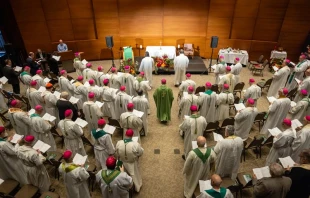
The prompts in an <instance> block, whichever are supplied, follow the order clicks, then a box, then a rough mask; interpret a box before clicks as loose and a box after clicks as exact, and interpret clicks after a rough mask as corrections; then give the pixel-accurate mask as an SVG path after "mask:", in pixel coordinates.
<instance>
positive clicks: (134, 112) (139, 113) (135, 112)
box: [132, 109, 144, 118]
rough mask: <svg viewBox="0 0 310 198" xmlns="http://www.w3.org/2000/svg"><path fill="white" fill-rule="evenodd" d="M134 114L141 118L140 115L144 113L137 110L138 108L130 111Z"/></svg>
mask: <svg viewBox="0 0 310 198" xmlns="http://www.w3.org/2000/svg"><path fill="white" fill-rule="evenodd" d="M132 113H133V114H134V115H135V116H137V117H138V118H142V116H143V114H144V112H142V111H138V110H135V109H134V110H133V112H132Z"/></svg>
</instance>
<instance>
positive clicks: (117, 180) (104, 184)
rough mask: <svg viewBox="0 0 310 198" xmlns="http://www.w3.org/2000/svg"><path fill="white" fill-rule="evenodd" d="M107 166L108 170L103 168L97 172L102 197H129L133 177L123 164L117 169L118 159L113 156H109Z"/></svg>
mask: <svg viewBox="0 0 310 198" xmlns="http://www.w3.org/2000/svg"><path fill="white" fill-rule="evenodd" d="M106 166H107V169H106V170H104V169H102V170H100V171H99V172H98V173H97V174H96V181H97V183H98V184H99V186H100V189H101V193H102V198H129V189H131V187H132V185H133V181H132V178H131V177H130V176H129V175H128V174H127V173H126V172H125V171H124V167H123V166H121V167H120V168H119V170H117V166H116V159H115V158H114V157H113V156H110V157H108V159H107V161H106Z"/></svg>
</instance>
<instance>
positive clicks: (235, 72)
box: [231, 57, 242, 84]
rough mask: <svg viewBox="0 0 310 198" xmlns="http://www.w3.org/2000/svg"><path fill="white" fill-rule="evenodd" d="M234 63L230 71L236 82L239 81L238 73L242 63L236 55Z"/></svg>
mask: <svg viewBox="0 0 310 198" xmlns="http://www.w3.org/2000/svg"><path fill="white" fill-rule="evenodd" d="M234 63H235V64H234V65H233V66H232V67H231V73H232V74H233V75H235V83H236V84H238V83H239V81H240V73H241V70H242V65H241V63H240V58H238V57H236V58H235V60H234Z"/></svg>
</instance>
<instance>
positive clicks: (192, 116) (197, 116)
mask: <svg viewBox="0 0 310 198" xmlns="http://www.w3.org/2000/svg"><path fill="white" fill-rule="evenodd" d="M199 117H200V116H199V115H191V118H194V119H195V132H194V134H197V118H199Z"/></svg>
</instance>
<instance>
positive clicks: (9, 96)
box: [1, 89, 14, 100]
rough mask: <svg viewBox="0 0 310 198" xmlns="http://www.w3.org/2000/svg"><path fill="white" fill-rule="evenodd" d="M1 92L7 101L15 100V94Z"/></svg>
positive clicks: (2, 90)
mask: <svg viewBox="0 0 310 198" xmlns="http://www.w3.org/2000/svg"><path fill="white" fill-rule="evenodd" d="M1 92H2V94H3V96H4V97H5V98H6V99H7V100H12V99H14V98H13V92H8V91H6V90H4V89H1Z"/></svg>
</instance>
